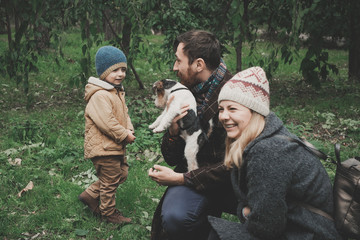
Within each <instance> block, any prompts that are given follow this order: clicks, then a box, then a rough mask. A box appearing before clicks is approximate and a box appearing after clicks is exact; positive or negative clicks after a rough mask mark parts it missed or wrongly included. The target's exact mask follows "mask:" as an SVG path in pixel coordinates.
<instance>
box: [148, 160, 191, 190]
mask: <svg viewBox="0 0 360 240" xmlns="http://www.w3.org/2000/svg"><path fill="white" fill-rule="evenodd" d="M148 174H149V177H150V178H151V179H152V180H153V181H155V182H157V183H158V184H159V185H163V186H173V185H183V184H184V175H183V174H182V173H177V172H174V171H173V170H172V169H171V168H168V167H164V166H160V165H154V167H153V168H150V169H149V171H148Z"/></svg>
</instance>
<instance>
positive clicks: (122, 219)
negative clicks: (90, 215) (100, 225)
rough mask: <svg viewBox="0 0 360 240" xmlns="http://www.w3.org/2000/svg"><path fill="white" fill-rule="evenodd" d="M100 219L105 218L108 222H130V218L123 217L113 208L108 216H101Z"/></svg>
mask: <svg viewBox="0 0 360 240" xmlns="http://www.w3.org/2000/svg"><path fill="white" fill-rule="evenodd" d="M101 218H102V220H103V221H104V220H106V221H107V222H109V223H116V224H125V223H131V218H127V217H124V216H123V215H122V214H121V212H120V211H119V210H117V209H115V212H114V213H113V214H111V215H110V216H102V217H101Z"/></svg>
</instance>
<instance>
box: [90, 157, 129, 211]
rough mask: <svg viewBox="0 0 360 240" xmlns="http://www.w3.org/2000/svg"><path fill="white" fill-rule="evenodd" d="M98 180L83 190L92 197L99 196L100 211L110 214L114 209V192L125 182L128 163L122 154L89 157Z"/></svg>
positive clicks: (96, 197)
mask: <svg viewBox="0 0 360 240" xmlns="http://www.w3.org/2000/svg"><path fill="white" fill-rule="evenodd" d="M91 161H92V162H93V164H94V167H95V170H96V176H97V177H98V179H99V180H97V181H96V182H94V183H93V184H91V185H90V186H89V187H88V188H87V189H86V190H85V191H86V192H87V193H88V194H89V195H90V196H91V197H93V198H94V199H99V197H100V212H101V215H103V216H110V215H111V214H113V213H114V211H115V205H116V201H115V193H116V189H117V187H118V186H119V185H120V184H121V183H123V182H125V180H126V178H127V175H128V169H129V165H128V164H127V163H126V161H125V160H124V156H123V155H121V156H104V157H95V158H93V159H91Z"/></svg>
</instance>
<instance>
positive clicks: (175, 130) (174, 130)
mask: <svg viewBox="0 0 360 240" xmlns="http://www.w3.org/2000/svg"><path fill="white" fill-rule="evenodd" d="M174 98H175V96H171V97H170V98H169V100H168V101H167V103H166V106H167V107H166V109H169V106H170V104H171V102H172V101H173V100H174ZM189 109H190V107H189V104H186V105H183V106H181V113H180V114H179V115H177V116H176V117H175V118H174V119H173V120H172V122H171V125H170V127H169V133H170V136H177V135H179V131H180V128H179V124H178V123H177V121H179V120H180V119H182V118H183V117H184V116H185V115H186V114H187V113H188V110H189Z"/></svg>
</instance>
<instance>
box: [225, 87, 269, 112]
mask: <svg viewBox="0 0 360 240" xmlns="http://www.w3.org/2000/svg"><path fill="white" fill-rule="evenodd" d="M225 100H229V101H234V102H237V103H241V105H243V106H244V107H247V108H249V109H252V110H253V111H255V112H257V113H260V114H261V115H263V116H264V117H266V116H267V115H269V113H270V110H269V107H268V106H266V105H265V104H262V103H260V102H259V101H257V100H255V99H250V98H248V97H246V96H240V95H233V96H226V97H225V96H222V94H221V92H220V95H219V98H218V101H219V102H221V101H225Z"/></svg>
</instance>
